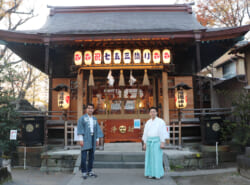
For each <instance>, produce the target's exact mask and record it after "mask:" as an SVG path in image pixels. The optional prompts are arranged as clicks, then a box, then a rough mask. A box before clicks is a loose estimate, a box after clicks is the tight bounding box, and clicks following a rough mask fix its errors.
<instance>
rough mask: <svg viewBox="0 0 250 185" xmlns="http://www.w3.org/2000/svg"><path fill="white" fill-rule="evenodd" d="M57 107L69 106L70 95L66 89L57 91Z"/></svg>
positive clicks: (66, 107) (65, 107) (64, 107)
mask: <svg viewBox="0 0 250 185" xmlns="http://www.w3.org/2000/svg"><path fill="white" fill-rule="evenodd" d="M57 100H58V107H59V108H60V109H63V110H66V109H68V108H69V101H70V96H69V93H68V92H66V91H59V92H58V96H57Z"/></svg>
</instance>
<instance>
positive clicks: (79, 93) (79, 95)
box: [77, 70, 83, 119]
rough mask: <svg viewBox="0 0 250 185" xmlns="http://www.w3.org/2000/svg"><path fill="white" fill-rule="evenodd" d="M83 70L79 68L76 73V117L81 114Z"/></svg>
mask: <svg viewBox="0 0 250 185" xmlns="http://www.w3.org/2000/svg"><path fill="white" fill-rule="evenodd" d="M82 96H83V71H81V70H79V72H78V75H77V119H79V118H80V117H81V116H82V114H83V97H82Z"/></svg>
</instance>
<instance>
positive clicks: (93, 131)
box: [77, 104, 103, 179]
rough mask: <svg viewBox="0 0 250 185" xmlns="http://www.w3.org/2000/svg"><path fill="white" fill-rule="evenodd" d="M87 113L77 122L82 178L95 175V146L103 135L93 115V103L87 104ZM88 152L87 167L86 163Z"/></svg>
mask: <svg viewBox="0 0 250 185" xmlns="http://www.w3.org/2000/svg"><path fill="white" fill-rule="evenodd" d="M86 112H87V114H85V115H83V116H82V117H80V118H79V120H78V123H77V134H78V135H79V136H80V138H81V139H80V145H81V171H82V176H83V179H87V177H88V176H89V177H91V176H92V177H97V175H96V174H95V173H94V172H93V171H92V168H93V163H94V155H95V148H96V146H98V145H99V138H101V137H103V133H102V130H101V128H100V126H99V124H98V122H97V119H96V117H94V116H93V112H94V105H93V104H88V105H87V109H86ZM87 154H88V167H87V164H86V160H87Z"/></svg>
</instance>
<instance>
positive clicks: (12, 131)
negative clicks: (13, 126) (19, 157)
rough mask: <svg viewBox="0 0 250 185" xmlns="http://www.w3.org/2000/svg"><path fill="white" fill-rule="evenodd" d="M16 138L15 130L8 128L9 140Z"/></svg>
mask: <svg viewBox="0 0 250 185" xmlns="http://www.w3.org/2000/svg"><path fill="white" fill-rule="evenodd" d="M16 139H17V130H10V140H16Z"/></svg>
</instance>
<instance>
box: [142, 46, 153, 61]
mask: <svg viewBox="0 0 250 185" xmlns="http://www.w3.org/2000/svg"><path fill="white" fill-rule="evenodd" d="M150 61H151V52H150V50H149V49H144V50H143V62H144V63H145V64H149V63H150Z"/></svg>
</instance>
